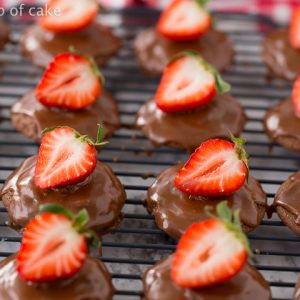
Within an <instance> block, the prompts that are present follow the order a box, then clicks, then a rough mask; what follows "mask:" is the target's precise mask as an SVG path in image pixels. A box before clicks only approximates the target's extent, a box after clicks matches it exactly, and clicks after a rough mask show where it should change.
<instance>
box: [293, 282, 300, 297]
mask: <svg viewBox="0 0 300 300" xmlns="http://www.w3.org/2000/svg"><path fill="white" fill-rule="evenodd" d="M293 299H294V300H300V280H298V281H297V283H296V286H295V291H294V298H293Z"/></svg>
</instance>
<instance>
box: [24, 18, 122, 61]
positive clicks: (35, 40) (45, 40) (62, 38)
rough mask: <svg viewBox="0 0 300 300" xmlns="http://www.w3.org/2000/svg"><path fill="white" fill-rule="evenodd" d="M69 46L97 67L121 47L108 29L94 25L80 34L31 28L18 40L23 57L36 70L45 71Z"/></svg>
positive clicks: (100, 25) (82, 30) (35, 26)
mask: <svg viewBox="0 0 300 300" xmlns="http://www.w3.org/2000/svg"><path fill="white" fill-rule="evenodd" d="M70 46H73V47H74V48H75V49H76V50H78V51H80V52H81V53H83V54H86V55H91V56H93V58H94V59H95V61H96V62H97V64H98V65H103V64H105V63H106V62H107V61H108V59H109V58H110V57H111V56H113V55H115V54H116V53H117V52H118V50H119V48H120V46H121V43H120V40H119V39H118V38H117V37H116V36H115V35H114V34H113V32H112V31H111V29H109V28H107V27H106V26H104V25H102V24H100V23H97V22H93V23H91V24H90V25H89V26H87V27H85V28H83V29H81V30H80V31H77V32H64V33H54V32H51V31H47V30H45V29H43V28H42V27H40V26H39V25H33V26H31V27H30V28H29V29H27V30H26V32H25V33H24V34H23V36H22V38H21V49H22V52H23V54H24V55H25V56H26V57H28V58H29V59H30V60H31V61H32V63H33V64H34V65H36V66H38V67H46V66H47V65H48V64H49V62H50V61H51V60H52V59H53V58H54V57H55V56H56V55H58V54H60V53H63V52H66V51H68V50H69V47H70Z"/></svg>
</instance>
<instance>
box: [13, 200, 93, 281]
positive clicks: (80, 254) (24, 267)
mask: <svg viewBox="0 0 300 300" xmlns="http://www.w3.org/2000/svg"><path fill="white" fill-rule="evenodd" d="M41 211H42V213H41V214H40V215H38V216H37V217H35V218H34V219H32V220H31V221H30V223H29V224H28V225H27V226H26V228H25V230H24V234H23V238H22V243H21V248H20V251H19V253H18V255H17V258H16V260H17V270H18V272H19V275H20V276H21V277H22V278H23V279H24V280H25V281H29V282H35V283H42V282H49V281H54V280H58V279H65V278H69V277H71V276H72V275H74V274H75V273H77V272H78V271H79V270H80V268H81V267H82V265H83V263H84V261H85V258H86V255H87V252H88V245H87V241H88V240H94V241H95V235H94V233H93V232H92V231H90V230H89V229H86V228H85V225H86V224H87V222H88V214H87V211H86V210H82V211H81V212H79V213H78V215H76V216H74V215H73V214H72V213H71V212H69V211H67V210H65V209H64V208H62V207H60V206H57V205H51V204H50V205H46V206H44V207H42V210H41Z"/></svg>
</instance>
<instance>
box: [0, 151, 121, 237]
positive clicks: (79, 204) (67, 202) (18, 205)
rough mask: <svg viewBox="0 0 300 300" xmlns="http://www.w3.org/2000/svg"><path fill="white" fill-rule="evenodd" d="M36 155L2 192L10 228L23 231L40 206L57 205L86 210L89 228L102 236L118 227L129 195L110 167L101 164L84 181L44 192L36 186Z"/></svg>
mask: <svg viewBox="0 0 300 300" xmlns="http://www.w3.org/2000/svg"><path fill="white" fill-rule="evenodd" d="M35 165H36V156H32V157H29V158H27V159H26V160H24V161H23V163H22V164H21V165H20V166H19V167H18V168H17V169H16V170H15V171H14V172H13V173H12V174H11V175H10V176H9V177H8V179H7V180H6V182H5V183H4V185H3V188H2V190H1V193H0V197H1V198H2V201H3V204H4V206H5V207H6V209H7V211H8V215H9V223H10V226H12V227H14V228H16V229H20V228H22V227H24V226H25V225H26V224H27V223H28V222H29V220H30V219H31V218H33V217H34V216H35V215H36V214H37V213H38V208H39V205H41V204H45V203H57V204H60V205H62V206H64V207H66V208H67V209H69V210H71V211H73V212H78V211H79V210H81V209H82V208H86V209H87V211H88V213H89V216H90V221H89V224H88V226H89V227H91V228H92V229H94V230H95V231H96V232H97V233H98V234H103V233H106V232H108V231H110V230H111V229H113V228H115V227H116V226H117V225H118V224H119V222H120V220H121V209H122V207H123V205H124V203H125V199H126V194H125V191H124V188H123V186H122V184H121V183H120V181H119V179H118V178H117V177H116V176H115V175H114V174H113V172H112V170H111V169H110V167H108V166H107V165H105V164H103V163H101V162H99V161H98V162H97V165H96V169H95V171H94V172H93V173H92V174H91V175H90V177H88V178H87V179H86V180H85V181H84V182H81V183H78V184H76V185H72V186H67V187H65V188H59V189H47V190H46V189H40V188H38V187H37V186H36V185H35V184H34V172H35Z"/></svg>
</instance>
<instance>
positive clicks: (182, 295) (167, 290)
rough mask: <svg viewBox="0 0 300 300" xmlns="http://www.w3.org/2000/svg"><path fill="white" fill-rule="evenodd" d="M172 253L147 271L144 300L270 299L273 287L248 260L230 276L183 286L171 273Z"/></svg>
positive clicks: (144, 281)
mask: <svg viewBox="0 0 300 300" xmlns="http://www.w3.org/2000/svg"><path fill="white" fill-rule="evenodd" d="M171 262H172V256H169V257H167V258H166V259H164V260H162V261H160V262H159V263H157V264H156V265H155V266H153V267H151V268H150V269H149V270H148V271H147V272H146V273H145V275H144V278H143V285H144V294H145V300H161V299H164V300H177V299H178V300H179V299H180V300H253V299H259V300H271V299H272V298H271V291H270V287H269V285H268V283H267V282H266V281H265V279H264V278H263V277H262V275H261V274H260V273H259V272H257V271H256V270H255V268H253V267H252V266H250V265H248V264H246V265H245V266H244V268H243V269H242V271H240V273H238V275H236V276H234V277H233V278H231V279H230V280H228V281H226V282H224V283H221V284H218V285H215V286H212V287H205V288H202V289H188V288H181V287H180V286H178V285H177V284H176V283H174V282H173V281H172V279H171V277H170V269H171Z"/></svg>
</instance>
